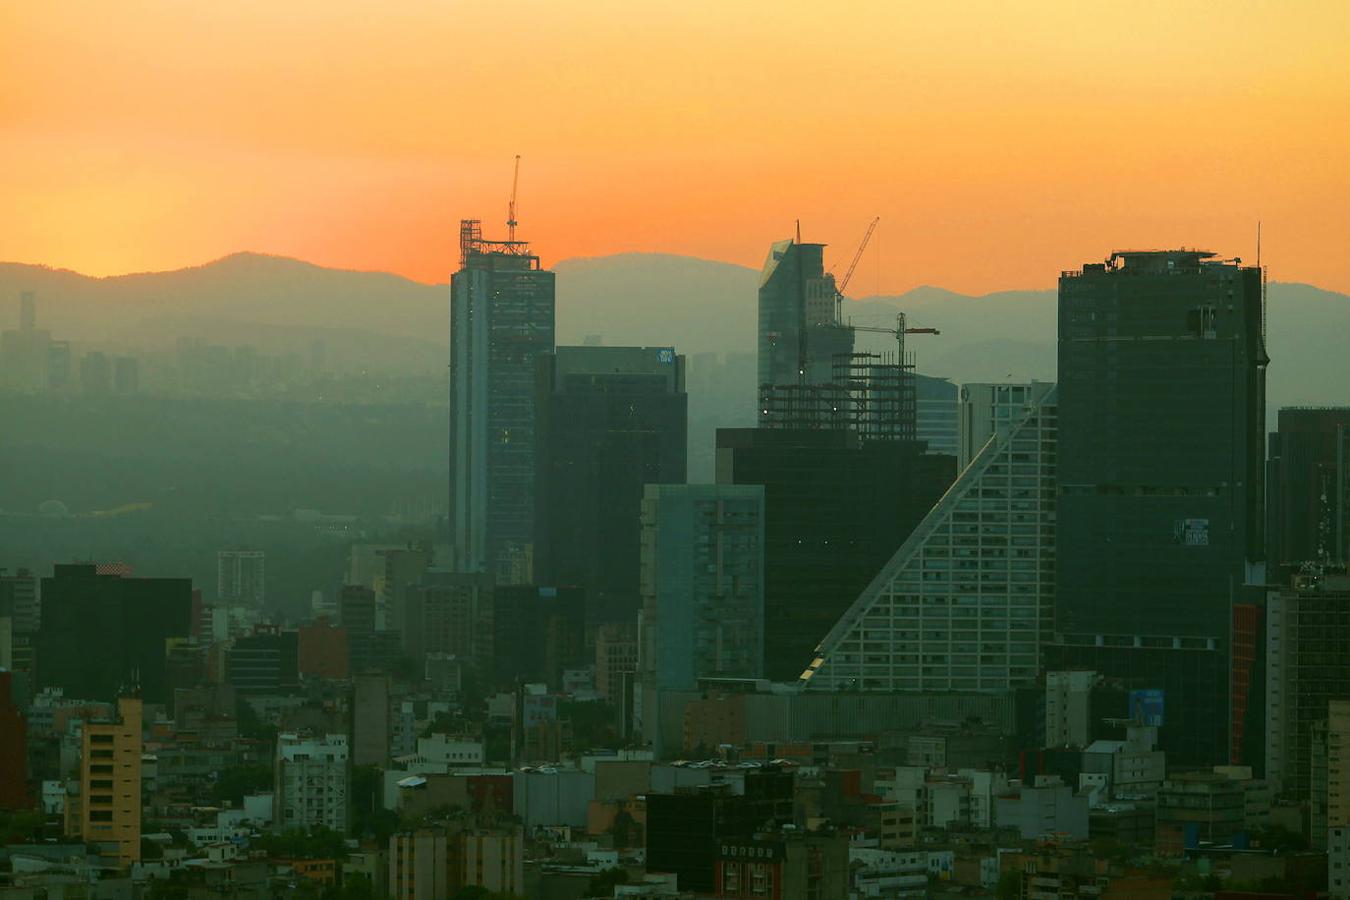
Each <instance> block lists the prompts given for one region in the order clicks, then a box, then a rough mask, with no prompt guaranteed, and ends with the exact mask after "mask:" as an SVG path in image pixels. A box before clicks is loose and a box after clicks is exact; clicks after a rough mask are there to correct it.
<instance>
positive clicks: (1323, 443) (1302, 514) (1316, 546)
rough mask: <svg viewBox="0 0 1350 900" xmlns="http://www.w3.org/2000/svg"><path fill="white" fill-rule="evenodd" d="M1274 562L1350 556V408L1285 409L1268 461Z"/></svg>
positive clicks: (1340, 561)
mask: <svg viewBox="0 0 1350 900" xmlns="http://www.w3.org/2000/svg"><path fill="white" fill-rule="evenodd" d="M1266 474H1267V484H1266V496H1267V498H1268V501H1267V503H1268V506H1267V509H1266V514H1267V522H1268V523H1269V524H1268V527H1267V529H1266V538H1267V541H1268V544H1269V546H1268V548H1267V549H1268V551H1269V557H1270V562H1271V565H1272V566H1278V565H1298V564H1299V563H1304V562H1317V563H1332V564H1340V565H1344V564H1345V563H1346V561H1347V559H1348V558H1350V407H1329V408H1304V407H1285V408H1284V409H1281V410H1280V415H1279V430H1278V431H1276V432H1275V433H1274V434H1272V435H1271V436H1270V460H1269V462H1268V464H1267V466H1266Z"/></svg>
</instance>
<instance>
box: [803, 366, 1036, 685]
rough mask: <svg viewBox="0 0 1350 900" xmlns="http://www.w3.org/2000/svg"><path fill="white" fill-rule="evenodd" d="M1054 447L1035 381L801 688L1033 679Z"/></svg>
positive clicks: (830, 640) (830, 638)
mask: <svg viewBox="0 0 1350 900" xmlns="http://www.w3.org/2000/svg"><path fill="white" fill-rule="evenodd" d="M1055 445H1056V414H1055V390H1054V385H1052V384H1043V383H1042V384H1033V385H1032V386H1031V389H1030V390H1028V391H1027V392H1026V394H1025V397H1024V399H1023V400H1022V402H1021V404H1020V406H1019V407H1018V410H1017V414H1016V415H1015V416H1009V418H1008V421H1007V422H1006V423H999V424H998V425H997V427H996V428H995V429H994V431H993V433H992V435H991V436H990V438H989V439H988V440H986V442H985V444H984V446H983V447H982V448H981V449H980V450H979V451H978V452H977V453H976V454H975V455H974V457H973V458H972V459H971V461H970V465H969V466H967V467H966V468H965V469H964V470H963V471H962V473H961V475H960V476H959V477H958V478H957V480H956V483H955V484H953V485H952V487H951V489H950V490H948V492H947V493H946V494H945V495H944V496H943V498H942V499H941V500H940V501H939V502H938V504H937V505H936V506H935V507H933V509H932V510H931V511H929V513H928V515H927V516H925V517H924V519H923V521H921V522H920V523H919V525H918V527H916V528H915V529H914V532H913V533H912V534H911V535H910V536H909V538H908V539H907V540H906V541H905V543H904V544H903V545H902V546H901V547H900V549H899V550H898V551H896V553H895V555H894V556H892V557H891V559H890V561H889V562H887V563H886V565H885V566H884V567H883V568H882V571H881V572H880V573H879V574H878V575H877V577H876V578H875V579H874V580H873V581H872V583H871V584H870V585H869V586H868V587H867V588H866V589H865V590H864V591H863V593H862V595H861V596H859V597H858V599H857V600H855V601H854V603H853V605H852V606H850V607H849V609H848V611H847V612H845V613H844V615H843V616H842V617H840V619H839V621H838V623H836V624H835V626H834V628H832V629H831V630H830V633H829V634H828V635H826V636H825V639H824V640H823V641H821V643H820V645H819V647H818V648H817V652H816V658H815V660H814V661H813V662H812V663H811V665H810V666H809V667H808V668H807V669H806V671H805V672H803V673H802V676H801V679H802V682H803V686H804V687H806V688H808V689H813V690H876V691H1004V690H1008V689H1009V688H1013V687H1019V686H1023V685H1030V684H1034V683H1035V681H1036V675H1037V669H1038V665H1039V652H1040V644H1041V643H1042V641H1044V640H1045V639H1047V638H1048V637H1049V635H1050V633H1051V631H1052V627H1053V618H1054V580H1055Z"/></svg>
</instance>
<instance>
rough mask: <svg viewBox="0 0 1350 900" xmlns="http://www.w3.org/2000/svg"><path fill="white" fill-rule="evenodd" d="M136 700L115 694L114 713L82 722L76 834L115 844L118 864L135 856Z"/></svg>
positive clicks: (138, 790)
mask: <svg viewBox="0 0 1350 900" xmlns="http://www.w3.org/2000/svg"><path fill="white" fill-rule="evenodd" d="M141 716H142V710H141V700H140V698H139V697H120V698H118V700H117V718H116V720H114V721H111V722H85V724H84V734H83V747H82V754H81V757H80V798H79V809H80V817H79V826H78V827H79V829H80V833H79V837H80V838H82V839H83V840H84V841H86V842H87V843H91V844H104V845H109V846H110V847H112V848H115V851H114V852H115V855H116V856H117V861H118V865H119V866H124V867H125V866H130V865H132V864H133V863H137V862H140V860H141Z"/></svg>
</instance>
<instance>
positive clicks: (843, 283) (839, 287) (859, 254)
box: [836, 216, 881, 297]
mask: <svg viewBox="0 0 1350 900" xmlns="http://www.w3.org/2000/svg"><path fill="white" fill-rule="evenodd" d="M880 221H881V216H877V217H876V218H875V219H873V220H872V224H871V225H868V226H867V233H866V234H864V235H863V239H862V243H860V244H859V245H858V252H857V253H855V254H853V262H851V263H849V264H848V271H847V272H845V273H844V277H843V278H842V279H840V281H839V284H838V285H837V287H836V290H837V291H838V292H839V296H841V297H842V296H843V295H844V289H845V288H847V287H848V283H849V282H850V281H851V280H852V279H853V270H854V269H856V268H858V260H860V259H862V255H863V251H864V250H866V249H867V242H868V241H870V240H871V239H872V232H874V231H876V230H877V223H878V222H880Z"/></svg>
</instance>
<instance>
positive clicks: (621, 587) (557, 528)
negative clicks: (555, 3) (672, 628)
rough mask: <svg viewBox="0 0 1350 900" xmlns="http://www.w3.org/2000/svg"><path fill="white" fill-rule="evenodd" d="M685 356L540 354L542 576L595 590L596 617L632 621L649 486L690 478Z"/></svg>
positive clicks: (649, 351)
mask: <svg viewBox="0 0 1350 900" xmlns="http://www.w3.org/2000/svg"><path fill="white" fill-rule="evenodd" d="M688 405H689V404H688V397H687V396H686V395H685V392H684V357H683V356H678V355H677V354H676V353H675V351H674V350H673V349H672V348H669V347H559V348H558V350H557V352H556V353H553V354H549V355H545V356H542V357H540V368H539V397H538V410H539V428H538V491H537V494H536V497H537V521H536V523H535V533H536V535H537V536H538V537H537V540H536V542H535V575H536V580H537V581H538V582H539V583H541V584H555V585H560V586H564V585H577V586H580V587H583V588H585V590H586V593H587V598H588V600H589V607H590V616H591V618H593V619H596V620H599V621H620V620H622V621H632V620H634V619H635V617H636V613H637V609H638V606H639V604H640V597H639V592H638V565H639V544H640V538H641V534H640V532H639V529H638V527H637V525H638V517H639V515H640V513H641V510H642V487H643V485H646V484H683V483H684V481H685V476H686V457H687V453H686V444H687V437H688V426H687V420H688Z"/></svg>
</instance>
